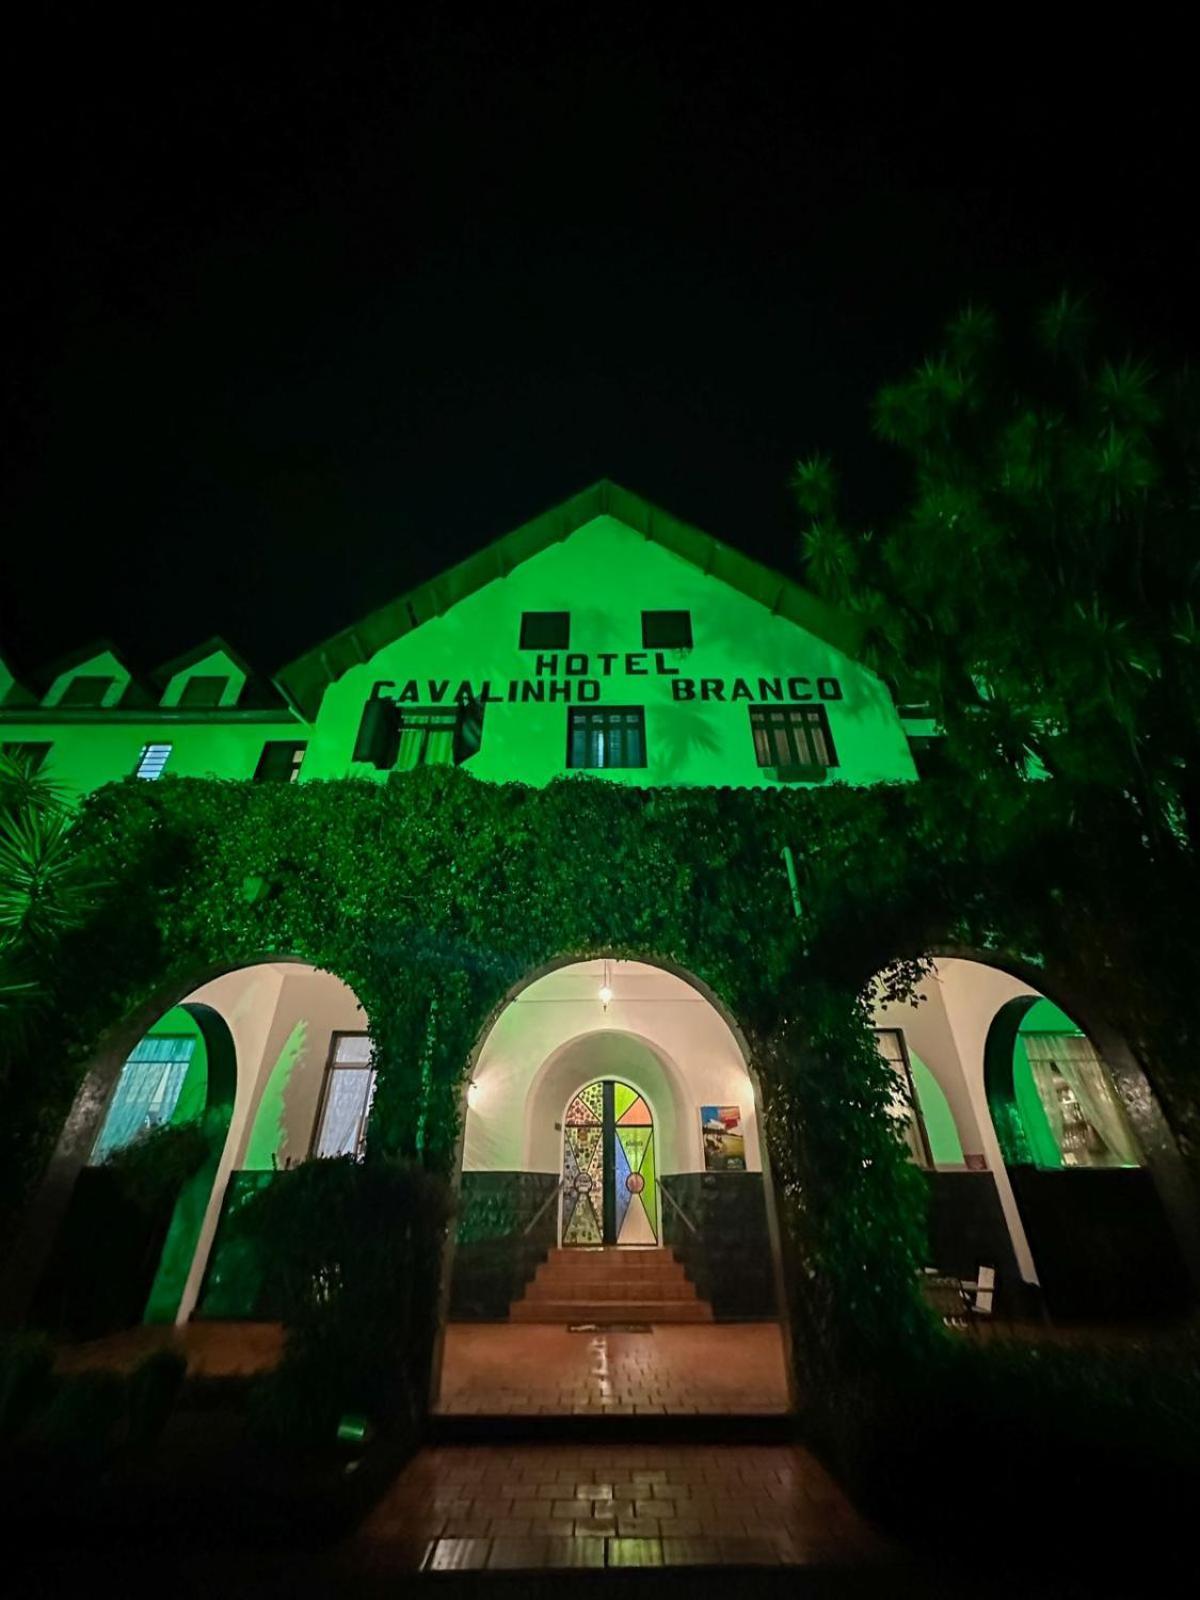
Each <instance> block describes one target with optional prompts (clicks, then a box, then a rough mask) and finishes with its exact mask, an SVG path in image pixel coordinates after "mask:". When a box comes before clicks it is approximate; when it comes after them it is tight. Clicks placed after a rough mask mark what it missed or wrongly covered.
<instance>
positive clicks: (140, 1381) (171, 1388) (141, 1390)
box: [129, 1350, 187, 1444]
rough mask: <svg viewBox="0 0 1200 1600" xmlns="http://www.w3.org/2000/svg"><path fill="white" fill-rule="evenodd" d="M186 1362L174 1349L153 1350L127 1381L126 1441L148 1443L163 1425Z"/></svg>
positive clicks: (180, 1385)
mask: <svg viewBox="0 0 1200 1600" xmlns="http://www.w3.org/2000/svg"><path fill="white" fill-rule="evenodd" d="M186 1375H187V1360H186V1359H185V1357H184V1356H182V1355H181V1354H180V1353H179V1352H178V1351H177V1350H156V1351H155V1352H154V1354H153V1355H149V1356H147V1357H146V1359H145V1360H144V1361H143V1362H142V1363H141V1365H140V1366H139V1367H137V1368H136V1369H135V1370H134V1372H133V1373H132V1374H131V1376H130V1379H129V1439H130V1442H131V1443H133V1444H151V1443H153V1441H154V1440H155V1439H157V1438H158V1436H159V1435H160V1434H161V1433H162V1431H163V1429H164V1428H165V1427H166V1425H167V1418H168V1417H169V1416H170V1414H171V1411H172V1408H173V1407H174V1405H175V1402H176V1400H177V1399H178V1398H179V1391H180V1389H182V1387H183V1380H184V1378H185V1377H186Z"/></svg>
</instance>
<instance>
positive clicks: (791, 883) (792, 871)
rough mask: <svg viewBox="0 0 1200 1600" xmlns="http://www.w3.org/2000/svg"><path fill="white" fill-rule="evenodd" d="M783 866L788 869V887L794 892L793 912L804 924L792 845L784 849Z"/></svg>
mask: <svg viewBox="0 0 1200 1600" xmlns="http://www.w3.org/2000/svg"><path fill="white" fill-rule="evenodd" d="M783 864H784V866H785V867H786V868H787V875H788V887H789V888H790V889H791V891H792V910H793V911H794V912H795V913H796V921H797V922H802V921H803V920H804V907H803V906H802V905H801V903H800V879H799V878H798V877H797V876H796V858H795V856H794V855H793V854H792V847H791V845H790V844H785V845H784V847H783Z"/></svg>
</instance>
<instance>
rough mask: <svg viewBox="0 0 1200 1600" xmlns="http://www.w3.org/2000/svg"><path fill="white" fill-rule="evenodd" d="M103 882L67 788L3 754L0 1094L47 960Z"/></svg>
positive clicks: (35, 1010) (31, 1019)
mask: <svg viewBox="0 0 1200 1600" xmlns="http://www.w3.org/2000/svg"><path fill="white" fill-rule="evenodd" d="M97 892H98V884H97V878H96V875H95V872H94V870H93V866H92V863H91V861H90V859H89V857H88V856H87V854H86V852H84V851H82V850H81V849H80V847H79V835H78V833H77V831H76V829H75V823H74V814H73V812H72V811H71V810H70V809H69V808H68V806H67V803H66V797H65V796H64V794H63V792H62V790H61V788H60V787H59V786H58V785H57V784H55V783H53V782H52V781H51V780H50V779H49V778H48V777H47V776H46V775H45V774H44V773H42V772H37V771H35V770H34V769H33V768H32V766H31V765H30V764H29V763H28V762H27V761H25V760H23V759H21V758H19V757H17V756H9V755H4V754H3V753H0V1095H3V1092H4V1089H5V1079H6V1076H7V1073H8V1070H9V1065H10V1062H11V1059H12V1057H13V1056H14V1054H15V1053H16V1052H17V1051H19V1050H20V1049H21V1047H22V1046H23V1045H24V1044H27V1042H28V1040H29V1037H30V1030H31V1029H32V1027H33V1025H34V1024H35V1022H36V1020H37V1017H38V1014H39V1009H40V1005H41V1004H42V1003H43V1002H44V1000H45V995H44V993H43V991H42V989H41V988H40V987H39V984H38V982H37V977H36V972H37V967H38V963H39V961H44V960H45V958H46V957H47V955H48V954H50V953H51V952H52V950H53V947H54V945H55V943H56V941H57V940H59V939H60V938H61V937H62V936H63V935H64V934H65V933H67V932H68V931H69V930H70V929H72V928H76V927H78V926H80V925H81V924H82V923H83V922H84V921H85V920H86V919H87V917H88V915H89V914H90V912H91V911H92V909H93V907H94V903H95V900H96V896H97Z"/></svg>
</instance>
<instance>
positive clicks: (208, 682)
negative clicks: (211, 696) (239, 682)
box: [175, 672, 229, 711]
mask: <svg viewBox="0 0 1200 1600" xmlns="http://www.w3.org/2000/svg"><path fill="white" fill-rule="evenodd" d="M194 684H204V685H205V690H206V693H211V687H212V685H213V684H219V685H220V687H219V688H218V689H217V691H216V695H217V697H216V699H215V700H191V699H189V698H188V695H189V692H190V691H191V689H192V686H193V685H194ZM228 688H229V674H228V673H227V672H195V673H192V674H191V675H190V676H188V677H186V678H185V679H184V680H183V684H182V686H181V687H180V690H179V698H178V700H177V701H176V702H175V703H176V706H177V707H178V709H179V710H180V711H219V710H220V709H221V702H222V701H223V700H224V698H225V691H226V690H227V689H228Z"/></svg>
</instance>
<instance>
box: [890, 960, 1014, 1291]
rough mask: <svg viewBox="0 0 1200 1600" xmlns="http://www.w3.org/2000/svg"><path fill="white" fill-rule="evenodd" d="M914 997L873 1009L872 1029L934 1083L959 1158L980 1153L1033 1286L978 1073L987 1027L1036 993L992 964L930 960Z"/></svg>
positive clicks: (985, 1094)
mask: <svg viewBox="0 0 1200 1600" xmlns="http://www.w3.org/2000/svg"><path fill="white" fill-rule="evenodd" d="M920 992H921V993H922V994H923V995H924V997H925V998H924V999H923V1000H922V1003H921V1004H920V1005H919V1006H917V1007H916V1008H913V1007H912V1006H908V1005H890V1006H879V1007H877V1008H876V1011H875V1022H876V1025H877V1026H878V1027H881V1028H903V1029H904V1032H905V1036H906V1037H907V1039H908V1040H909V1042H910V1044H911V1046H912V1048H913V1049H914V1050H915V1051H916V1053H917V1054H918V1055H919V1056H920V1057H921V1059H922V1061H924V1063H925V1065H926V1066H927V1067H928V1068H929V1070H930V1071H931V1072H932V1073H933V1075H934V1077H935V1078H937V1080H938V1083H939V1084H940V1085H941V1087H942V1090H943V1092H944V1093H945V1095H946V1098H947V1100H948V1101H949V1102H950V1108H951V1110H952V1111H953V1113H954V1120H955V1123H956V1125H957V1127H958V1136H959V1138H960V1140H961V1141H962V1147H963V1153H964V1155H966V1154H970V1153H978V1154H980V1155H982V1157H983V1160H984V1163H985V1165H986V1166H987V1167H988V1169H989V1171H990V1172H991V1174H992V1177H993V1178H994V1180H995V1183H996V1192H997V1194H998V1195H999V1197H1000V1205H1001V1208H1002V1209H1003V1212H1004V1218H1005V1221H1006V1222H1007V1224H1008V1231H1009V1236H1010V1237H1011V1239H1012V1244H1013V1252H1014V1254H1015V1255H1016V1258H1017V1266H1018V1268H1019V1269H1020V1273H1021V1276H1022V1278H1024V1279H1025V1281H1026V1282H1027V1283H1037V1281H1038V1277H1037V1268H1036V1267H1035V1265H1034V1260H1033V1255H1032V1252H1031V1251H1030V1248H1029V1240H1028V1239H1027V1237H1026V1234H1025V1228H1024V1225H1023V1224H1022V1222H1021V1215H1020V1212H1019V1211H1018V1209H1017V1202H1016V1197H1015V1196H1014V1194H1013V1191H1012V1184H1011V1183H1010V1182H1009V1179H1008V1172H1007V1171H1006V1169H1005V1166H1004V1157H1003V1156H1002V1155H1001V1153H1000V1144H999V1141H998V1139H997V1138H996V1129H995V1126H994V1125H993V1123H992V1115H991V1111H990V1109H989V1107H988V1099H987V1085H986V1083H985V1081H984V1071H983V1068H984V1047H985V1045H986V1043H987V1036H988V1030H989V1029H990V1027H991V1025H992V1022H993V1021H994V1020H995V1017H996V1013H997V1012H998V1011H999V1010H1000V1008H1001V1006H1003V1005H1005V1004H1007V1002H1008V1001H1009V1000H1012V999H1015V998H1016V997H1017V996H1018V995H1035V996H1037V997H1038V998H1039V999H1040V998H1041V996H1040V994H1039V993H1038V991H1037V990H1036V989H1033V988H1031V987H1030V986H1029V984H1027V983H1022V982H1021V981H1020V979H1018V978H1013V977H1010V976H1009V974H1008V973H1006V972H1001V971H999V970H998V969H997V968H996V967H988V966H984V965H983V964H982V963H981V962H978V961H960V960H946V961H937V962H935V963H934V970H933V972H932V973H931V974H930V976H929V977H928V978H927V979H926V980H925V982H924V983H923V984H922V986H921V990H920Z"/></svg>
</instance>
